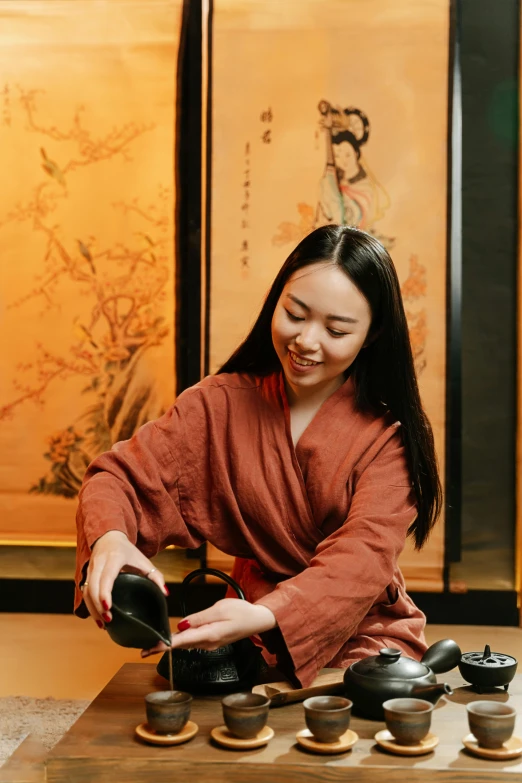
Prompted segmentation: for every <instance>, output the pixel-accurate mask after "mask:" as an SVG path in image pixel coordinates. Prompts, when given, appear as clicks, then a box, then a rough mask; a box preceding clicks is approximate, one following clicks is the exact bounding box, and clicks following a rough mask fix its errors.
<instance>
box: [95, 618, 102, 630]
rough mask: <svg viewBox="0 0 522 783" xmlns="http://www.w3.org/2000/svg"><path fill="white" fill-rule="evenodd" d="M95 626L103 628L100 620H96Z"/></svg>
mask: <svg viewBox="0 0 522 783" xmlns="http://www.w3.org/2000/svg"><path fill="white" fill-rule="evenodd" d="M96 625H97V626H98V628H103V623H102V621H101V620H96Z"/></svg>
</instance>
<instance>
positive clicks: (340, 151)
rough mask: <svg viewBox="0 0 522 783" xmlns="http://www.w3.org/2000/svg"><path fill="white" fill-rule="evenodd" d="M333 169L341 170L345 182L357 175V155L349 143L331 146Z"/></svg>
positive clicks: (344, 142)
mask: <svg viewBox="0 0 522 783" xmlns="http://www.w3.org/2000/svg"><path fill="white" fill-rule="evenodd" d="M333 153H334V160H335V167H336V168H337V169H341V170H342V172H343V177H344V179H346V180H349V179H352V177H355V176H357V174H358V173H359V161H358V160H357V154H356V152H355V149H354V148H353V147H352V145H351V144H350V142H349V141H342V142H341V143H340V144H334V145H333Z"/></svg>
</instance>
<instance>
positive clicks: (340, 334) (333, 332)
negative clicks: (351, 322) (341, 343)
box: [328, 329, 348, 337]
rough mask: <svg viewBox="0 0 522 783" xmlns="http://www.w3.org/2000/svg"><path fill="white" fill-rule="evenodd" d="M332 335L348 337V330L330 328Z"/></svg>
mask: <svg viewBox="0 0 522 783" xmlns="http://www.w3.org/2000/svg"><path fill="white" fill-rule="evenodd" d="M328 331H329V332H330V334H331V335H332V337H346V335H347V334H348V332H338V331H337V329H328Z"/></svg>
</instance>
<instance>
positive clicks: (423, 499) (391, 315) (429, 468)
mask: <svg viewBox="0 0 522 783" xmlns="http://www.w3.org/2000/svg"><path fill="white" fill-rule="evenodd" d="M318 261H324V262H329V263H334V264H337V265H338V266H340V268H341V269H342V270H343V271H344V272H345V273H346V274H347V275H348V277H349V278H350V280H351V281H352V282H353V283H354V284H355V285H356V286H357V288H358V289H359V291H360V292H361V293H362V295H363V296H364V297H365V298H366V300H367V301H368V303H369V305H370V309H371V313H372V323H371V326H370V331H369V335H368V341H367V345H366V347H365V348H364V349H363V350H361V351H360V352H359V354H358V355H357V358H356V359H355V361H354V362H353V364H352V366H351V368H350V375H351V377H352V378H353V381H354V386H355V400H356V406H357V409H358V410H360V411H364V412H373V413H376V414H378V415H379V414H380V415H382V414H384V413H385V411H387V410H388V411H390V413H391V414H392V416H393V417H394V419H395V420H397V421H400V422H401V425H402V427H401V431H402V438H403V443H404V448H405V451H406V459H407V462H408V467H409V470H410V475H411V479H412V484H413V488H414V491H415V494H416V499H417V518H416V519H415V520H414V522H413V523H412V525H411V526H410V529H409V531H408V533H409V535H411V536H412V537H413V539H414V541H415V547H416V549H420V548H421V547H422V546H423V544H424V543H425V542H426V539H427V538H428V535H429V533H430V530H431V528H432V527H433V525H434V524H435V522H436V520H437V517H438V516H439V514H440V511H441V508H442V490H441V484H440V479H439V473H438V467H437V458H436V455H435V445H434V441H433V432H432V429H431V425H430V423H429V421H428V418H427V416H426V413H425V412H424V409H423V407H422V403H421V399H420V395H419V388H418V385H417V377H416V373H415V366H414V363H413V355H412V351H411V345H410V339H409V333H408V324H407V321H406V314H405V312H404V306H403V303H402V296H401V291H400V286H399V281H398V278H397V273H396V271H395V267H394V266H393V262H392V260H391V258H390V256H389V254H388V252H387V251H386V249H385V248H384V247H383V246H382V245H381V243H380V242H379V241H378V240H377V239H375V238H374V237H373V236H371V235H370V234H367V233H366V232H364V231H360V230H359V229H356V228H351V227H349V226H322V227H321V228H317V229H315V231H312V233H311V234H309V235H308V236H306V237H305V238H304V239H303V240H302V241H301V242H300V243H299V245H298V246H297V247H296V248H295V250H294V251H293V252H292V253H291V254H290V255H289V257H288V258H287V260H286V261H285V263H284V264H283V266H282V268H281V269H280V271H279V273H278V275H277V277H276V279H275V280H274V283H273V284H272V287H271V289H270V291H269V292H268V295H267V297H266V299H265V302H264V304H263V307H262V309H261V312H260V314H259V317H258V318H257V321H256V322H255V324H254V326H253V327H252V329H251V331H250V334H249V335H248V336H247V338H246V339H245V340H244V341H243V342H242V343H241V345H240V346H239V348H237V350H236V351H235V352H234V353H233V354H232V356H231V357H230V358H229V359H228V361H226V362H225V364H224V365H223V366H222V367H221V368H220V369H219V370H218V373H223V372H245V373H253V374H255V375H268V374H269V373H271V372H274V371H275V370H278V369H280V368H281V364H280V362H279V359H278V357H277V354H276V351H275V348H274V345H273V342H272V333H271V324H272V316H273V314H274V310H275V307H276V305H277V303H278V301H279V298H280V296H281V294H282V292H283V288H284V287H285V285H286V283H287V282H288V280H289V278H290V277H291V276H292V275H293V274H294V272H297V270H298V269H302V268H303V267H306V266H308V265H310V264H313V263H317V262H318Z"/></svg>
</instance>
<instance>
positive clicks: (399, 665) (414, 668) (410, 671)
mask: <svg viewBox="0 0 522 783" xmlns="http://www.w3.org/2000/svg"><path fill="white" fill-rule="evenodd" d="M350 669H352V671H354V672H355V673H356V674H361V675H363V676H364V677H372V678H373V677H375V678H377V679H387V680H389V679H394V680H415V679H417V678H419V677H425V676H426V675H427V674H429V673H430V669H429V668H428V667H427V666H426V665H425V664H424V663H421V662H420V661H415V660H414V659H413V658H407V657H406V656H405V655H403V654H402V652H401V650H397V649H395V647H383V649H382V650H379V655H369V656H367V657H366V658H362V659H361V660H360V661H356V663H353V664H352V665H351V666H350Z"/></svg>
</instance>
